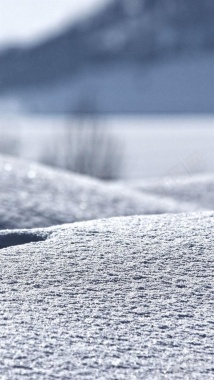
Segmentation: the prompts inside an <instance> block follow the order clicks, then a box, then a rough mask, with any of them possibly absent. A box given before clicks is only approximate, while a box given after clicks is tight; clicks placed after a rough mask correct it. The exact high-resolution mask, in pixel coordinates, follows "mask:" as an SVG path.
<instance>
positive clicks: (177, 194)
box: [130, 174, 214, 210]
mask: <svg viewBox="0 0 214 380" xmlns="http://www.w3.org/2000/svg"><path fill="white" fill-rule="evenodd" d="M130 187H131V188H134V189H137V190H141V191H143V192H148V193H149V194H154V195H161V194H162V195H164V196H167V197H171V198H172V199H174V200H179V201H182V202H188V203H189V205H190V204H191V203H192V204H193V205H195V204H197V205H198V207H202V208H204V209H205V210H214V175H213V174H200V175H197V174H195V175H193V176H189V177H188V178H187V177H184V176H183V177H177V178H176V179H173V178H171V179H170V178H162V180H147V181H143V180H142V181H140V180H139V181H132V182H130Z"/></svg>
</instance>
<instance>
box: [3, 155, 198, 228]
mask: <svg viewBox="0 0 214 380" xmlns="http://www.w3.org/2000/svg"><path fill="white" fill-rule="evenodd" d="M0 202H1V208H0V229H6V228H9V229H13V228H34V227H49V226H52V225H59V224H63V223H72V222H75V221H82V220H92V219H99V218H104V217H112V216H127V215H135V214H161V213H170V212H174V213H176V212H185V211H195V210H198V208H197V206H191V207H189V205H188V203H187V202H184V203H183V204H182V202H180V201H178V202H177V201H174V200H172V199H170V198H167V197H162V198H160V197H159V196H156V195H149V194H147V193H143V192H141V191H136V190H134V189H129V188H127V189H126V187H125V186H122V185H116V184H107V183H104V182H101V181H97V180H93V179H91V178H89V177H84V176H80V175H75V174H72V173H69V172H63V171H62V170H54V169H50V168H47V167H45V166H42V165H38V164H31V163H29V162H27V161H22V160H18V159H13V158H10V157H6V156H0Z"/></svg>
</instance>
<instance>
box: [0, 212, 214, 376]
mask: <svg viewBox="0 0 214 380" xmlns="http://www.w3.org/2000/svg"><path fill="white" fill-rule="evenodd" d="M213 229H214V214H213V213H204V214H187V215H183V214H180V215H159V216H135V217H127V218H115V219H107V220H99V221H90V222H82V223H75V224H72V225H64V226H61V227H52V228H48V229H39V230H32V231H26V230H25V231H18V230H15V231H3V232H1V236H0V245H1V244H2V241H3V240H4V241H6V240H7V237H8V234H11V233H12V234H13V239H14V240H13V241H14V242H15V241H16V242H17V244H20V243H22V244H24V245H17V246H13V247H9V246H8V248H5V249H2V250H1V255H0V261H1V263H0V264H1V269H2V275H1V292H0V302H1V314H0V324H1V333H2V336H1V340H0V355H1V361H0V375H1V376H2V377H4V378H6V379H9V378H10V379H21V378H29V379H37V380H39V379H44V378H45V379H53V378H54V379H71V378H72V379H84V380H87V379H88V380H89V379H153V380H159V379H170V380H173V379H176V380H179V379H181V380H183V379H190V378H191V379H206V380H211V379H213V339H214V331H213V324H214V320H213V296H212V290H213V269H212V267H213V245H214V236H213ZM26 236H28V238H29V236H31V238H32V242H29V240H30V239H28V238H27V239H26ZM35 236H36V237H37V239H38V240H40V241H37V242H35ZM27 242H28V244H25V243H27Z"/></svg>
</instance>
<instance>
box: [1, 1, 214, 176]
mask: <svg viewBox="0 0 214 380" xmlns="http://www.w3.org/2000/svg"><path fill="white" fill-rule="evenodd" d="M213 142H214V2H213V0H78V2H76V1H74V0H41V1H38V0H31V1H29V0H19V1H17V0H0V153H3V154H12V155H17V156H21V157H25V158H30V159H34V160H37V161H40V162H43V163H45V164H48V165H51V166H54V167H61V168H63V169H67V170H71V171H75V172H79V173H83V174H87V175H91V176H95V177H98V178H101V179H105V180H136V179H143V178H152V177H158V178H162V177H164V176H166V175H167V176H169V177H170V179H171V180H172V181H175V182H176V181H177V179H178V178H180V176H192V175H194V174H195V173H208V172H213V171H214V146H213V145H214V144H213Z"/></svg>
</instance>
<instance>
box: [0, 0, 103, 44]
mask: <svg viewBox="0 0 214 380" xmlns="http://www.w3.org/2000/svg"><path fill="white" fill-rule="evenodd" d="M106 1H107V0H0V45H5V44H7V43H13V42H25V41H27V42H28V41H29V40H30V41H31V40H32V39H37V38H40V37H42V36H44V34H47V33H51V31H53V30H54V29H55V28H56V27H61V26H62V25H63V24H64V23H66V22H68V21H69V20H71V19H75V18H76V17H81V16H82V15H83V14H84V13H86V12H89V11H93V9H94V7H97V6H99V5H102V4H103V3H104V2H106Z"/></svg>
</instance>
